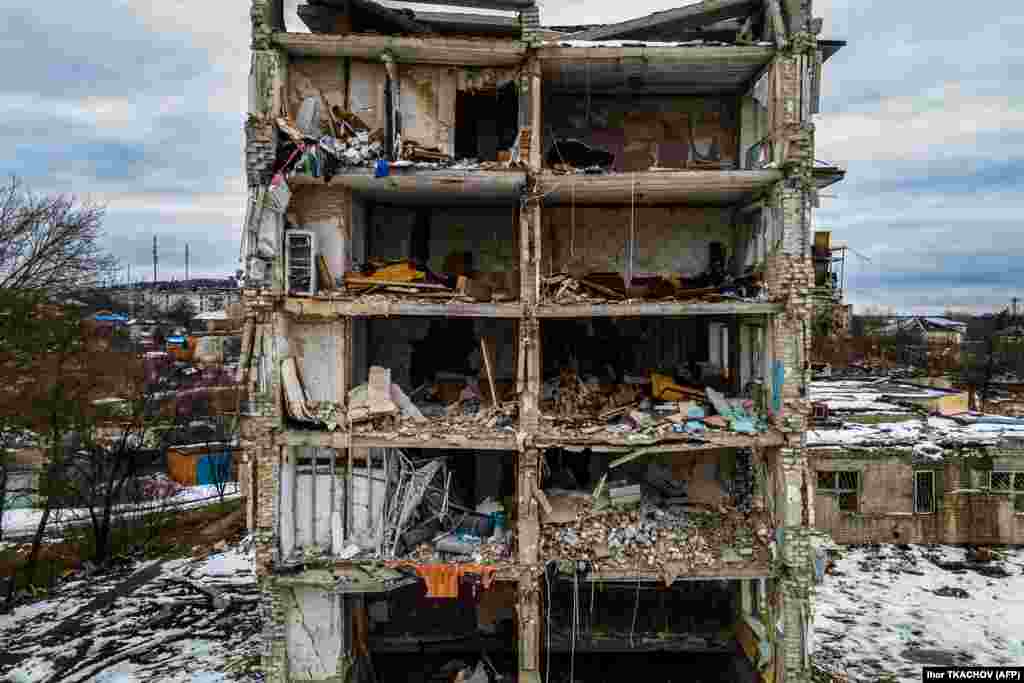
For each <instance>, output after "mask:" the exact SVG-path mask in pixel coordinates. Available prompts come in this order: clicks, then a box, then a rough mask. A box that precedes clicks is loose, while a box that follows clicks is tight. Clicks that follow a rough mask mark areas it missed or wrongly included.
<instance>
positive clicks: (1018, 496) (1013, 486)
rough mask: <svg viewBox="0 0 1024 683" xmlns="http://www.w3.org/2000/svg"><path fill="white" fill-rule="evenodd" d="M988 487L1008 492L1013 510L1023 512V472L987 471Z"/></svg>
mask: <svg viewBox="0 0 1024 683" xmlns="http://www.w3.org/2000/svg"><path fill="white" fill-rule="evenodd" d="M988 487H989V489H991V490H992V491H999V492H1003V493H1009V494H1010V498H1011V500H1012V502H1013V509H1014V511H1015V512H1024V472H989V479H988Z"/></svg>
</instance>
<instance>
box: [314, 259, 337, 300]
mask: <svg viewBox="0 0 1024 683" xmlns="http://www.w3.org/2000/svg"><path fill="white" fill-rule="evenodd" d="M316 274H317V285H318V287H319V288H320V289H323V290H326V291H328V292H329V291H331V290H333V289H334V274H333V273H332V272H331V267H330V266H329V265H327V259H326V258H324V255H323V254H317V255H316Z"/></svg>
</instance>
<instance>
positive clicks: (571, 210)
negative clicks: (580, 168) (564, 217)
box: [569, 175, 576, 258]
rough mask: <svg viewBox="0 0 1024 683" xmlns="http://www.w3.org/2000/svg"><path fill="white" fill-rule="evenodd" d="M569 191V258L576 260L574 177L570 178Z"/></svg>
mask: <svg viewBox="0 0 1024 683" xmlns="http://www.w3.org/2000/svg"><path fill="white" fill-rule="evenodd" d="M571 178H572V180H571V181H570V184H569V191H570V194H571V196H572V201H571V203H570V204H569V226H570V227H569V230H570V231H569V256H570V257H571V258H576V176H575V175H573V176H571Z"/></svg>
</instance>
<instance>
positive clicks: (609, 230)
mask: <svg viewBox="0 0 1024 683" xmlns="http://www.w3.org/2000/svg"><path fill="white" fill-rule="evenodd" d="M543 221H544V226H543V229H544V230H545V234H544V240H543V247H544V254H543V263H542V271H541V272H543V273H550V272H555V273H557V272H559V271H561V270H562V268H563V267H566V266H569V265H570V264H572V265H575V266H578V267H579V268H581V269H583V270H585V271H590V272H617V273H625V272H626V271H627V269H628V268H627V265H628V258H627V257H628V254H629V253H630V250H629V235H630V207H629V206H625V207H594V206H577V207H575V209H574V208H573V207H571V206H558V207H551V208H546V209H545V210H544V213H543ZM635 225H636V227H635V231H634V237H635V250H634V251H633V262H632V264H631V265H632V272H633V273H634V274H639V273H662V272H670V273H678V274H681V275H683V276H687V277H693V276H697V275H700V274H701V273H703V272H704V271H706V270H707V268H708V265H709V245H710V244H711V243H712V242H723V241H725V242H726V244H727V246H728V236H729V235H730V234H731V230H730V225H731V218H730V213H729V211H728V210H727V209H710V208H709V209H702V208H693V207H682V206H673V207H650V206H640V207H637V209H636V215H635Z"/></svg>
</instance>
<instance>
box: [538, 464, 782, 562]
mask: <svg viewBox="0 0 1024 683" xmlns="http://www.w3.org/2000/svg"><path fill="white" fill-rule="evenodd" d="M736 450H737V453H736V454H735V455H734V456H733V459H732V460H731V461H729V462H725V461H723V462H719V463H715V462H714V461H713V460H712V458H713V457H717V456H711V455H708V456H701V457H700V458H698V457H686V458H679V459H675V460H672V461H671V462H670V463H664V462H660V461H658V460H656V459H655V460H652V461H651V462H648V463H646V464H644V463H642V462H640V461H639V460H637V459H634V460H632V461H629V463H628V467H620V466H617V465H616V463H617V462H618V461H612V463H611V465H610V466H609V470H608V471H607V472H606V473H605V474H604V475H603V476H602V477H601V479H600V480H599V482H598V483H597V485H596V487H594V489H593V492H590V491H588V490H587V489H585V488H581V487H580V485H579V483H578V482H577V481H576V479H577V475H576V474H574V472H573V467H572V463H571V462H568V461H566V460H564V457H563V454H559V453H557V452H549V454H548V455H547V456H546V458H545V463H544V464H545V471H546V472H547V473H548V475H547V477H546V484H547V486H546V487H545V489H544V491H543V493H542V494H541V495H542V497H543V501H544V502H545V503H547V504H546V505H544V504H542V505H541V509H542V510H541V546H542V547H541V552H542V556H545V557H552V558H558V559H560V560H562V559H564V560H584V561H588V562H591V563H592V564H593V565H594V567H595V569H640V570H643V571H648V572H651V571H654V572H657V573H658V574H659V575H660V576H663V577H666V579H668V578H671V577H674V576H676V575H678V574H681V573H684V572H687V571H694V570H705V569H723V568H726V567H727V566H728V565H730V564H732V563H740V562H746V563H767V562H768V561H769V558H770V557H771V556H772V554H773V550H772V546H773V540H774V535H775V532H774V529H773V527H772V524H771V522H770V519H769V517H768V515H767V514H765V513H764V512H762V511H760V510H754V509H753V505H752V496H753V488H754V483H753V478H754V477H753V471H752V467H753V463H752V461H751V459H750V454H749V452H747V451H745V449H736ZM620 460H623V459H620ZM709 466H710V467H711V470H709V469H708V467H709ZM613 468H614V469H613ZM709 471H714V472H718V473H719V475H718V477H715V478H712V477H708V476H707V472H709ZM722 477H727V479H726V480H725V481H723V480H722ZM565 484H570V485H571V484H575V486H574V487H573V488H556V486H564V485H565Z"/></svg>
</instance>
